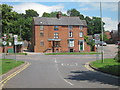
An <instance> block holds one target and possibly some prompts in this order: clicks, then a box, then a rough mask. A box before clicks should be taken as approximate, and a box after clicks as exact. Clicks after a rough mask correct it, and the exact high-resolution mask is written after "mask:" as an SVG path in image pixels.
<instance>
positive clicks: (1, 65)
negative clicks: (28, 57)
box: [0, 59, 24, 75]
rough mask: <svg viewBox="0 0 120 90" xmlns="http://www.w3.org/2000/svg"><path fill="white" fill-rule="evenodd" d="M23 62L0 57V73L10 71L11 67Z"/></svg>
mask: <svg viewBox="0 0 120 90" xmlns="http://www.w3.org/2000/svg"><path fill="white" fill-rule="evenodd" d="M23 63H24V62H23V61H16V60H13V59H0V75H1V74H4V73H6V72H8V71H10V70H11V69H13V68H15V67H17V66H19V65H21V64H23Z"/></svg>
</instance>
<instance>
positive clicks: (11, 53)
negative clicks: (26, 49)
mask: <svg viewBox="0 0 120 90" xmlns="http://www.w3.org/2000/svg"><path fill="white" fill-rule="evenodd" d="M8 54H11V55H15V53H8ZM16 55H27V53H16Z"/></svg>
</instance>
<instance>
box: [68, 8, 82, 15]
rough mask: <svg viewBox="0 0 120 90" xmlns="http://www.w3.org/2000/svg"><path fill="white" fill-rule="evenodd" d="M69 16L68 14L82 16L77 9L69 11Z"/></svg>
mask: <svg viewBox="0 0 120 90" xmlns="http://www.w3.org/2000/svg"><path fill="white" fill-rule="evenodd" d="M67 14H68V15H69V16H80V12H79V11H77V10H76V9H71V10H68V11H67Z"/></svg>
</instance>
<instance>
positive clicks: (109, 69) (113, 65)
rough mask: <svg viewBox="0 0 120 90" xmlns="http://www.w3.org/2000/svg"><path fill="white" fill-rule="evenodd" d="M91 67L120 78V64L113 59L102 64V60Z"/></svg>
mask: <svg viewBox="0 0 120 90" xmlns="http://www.w3.org/2000/svg"><path fill="white" fill-rule="evenodd" d="M91 65H92V66H93V67H95V68H98V69H99V70H101V71H103V72H106V73H109V74H112V75H116V76H120V69H119V67H120V63H118V62H116V61H115V60H114V59H113V58H109V59H104V63H102V60H96V61H93V62H91Z"/></svg>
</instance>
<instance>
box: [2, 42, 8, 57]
mask: <svg viewBox="0 0 120 90" xmlns="http://www.w3.org/2000/svg"><path fill="white" fill-rule="evenodd" d="M2 44H3V45H4V55H3V56H4V59H5V54H6V53H5V52H6V51H5V46H6V45H7V42H6V41H3V42H2Z"/></svg>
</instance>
